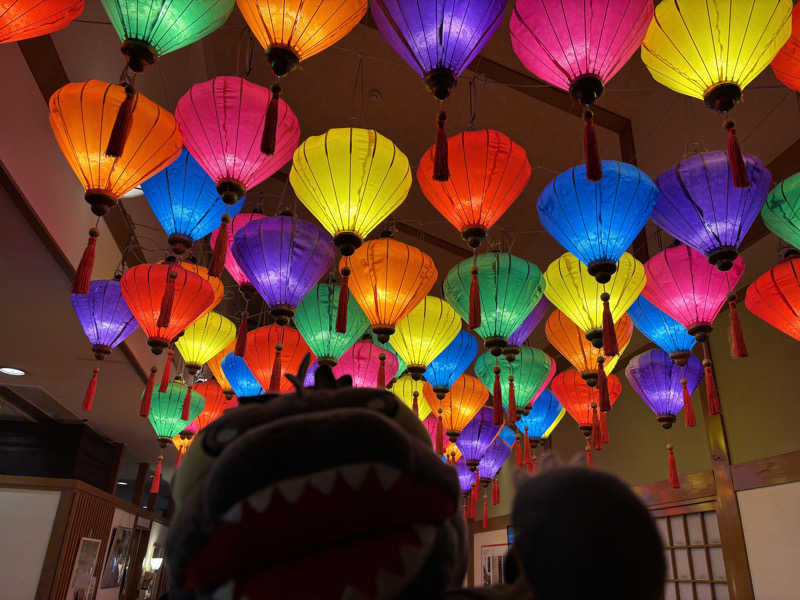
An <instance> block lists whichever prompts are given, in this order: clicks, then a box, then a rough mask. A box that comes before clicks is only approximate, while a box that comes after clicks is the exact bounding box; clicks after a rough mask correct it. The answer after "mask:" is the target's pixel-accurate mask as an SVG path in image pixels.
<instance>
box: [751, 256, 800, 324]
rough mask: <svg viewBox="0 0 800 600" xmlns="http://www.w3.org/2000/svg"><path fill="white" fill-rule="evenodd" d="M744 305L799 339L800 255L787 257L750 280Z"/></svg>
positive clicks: (760, 317) (764, 319)
mask: <svg viewBox="0 0 800 600" xmlns="http://www.w3.org/2000/svg"><path fill="white" fill-rule="evenodd" d="M744 305H745V306H746V307H747V308H748V310H749V311H750V312H751V313H753V314H754V315H755V316H757V317H758V318H759V319H762V320H763V321H766V322H767V323H769V324H770V325H772V326H773V327H775V328H776V329H780V330H781V331H782V332H783V333H785V334H786V335H788V336H790V337H793V338H794V339H796V340H800V258H797V257H795V258H788V259H786V260H784V261H783V262H781V263H779V264H777V265H775V266H774V267H772V268H771V269H770V270H769V271H767V272H766V273H764V274H763V275H762V276H761V277H759V278H758V279H756V280H755V281H754V282H753V283H751V284H750V285H749V286H748V288H747V295H746V296H745V299H744Z"/></svg>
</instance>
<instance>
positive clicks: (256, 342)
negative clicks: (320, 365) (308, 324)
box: [244, 325, 311, 394]
mask: <svg viewBox="0 0 800 600" xmlns="http://www.w3.org/2000/svg"><path fill="white" fill-rule="evenodd" d="M310 352H311V351H310V350H309V348H308V345H307V344H306V343H305V342H304V341H303V338H302V337H300V334H299V333H298V332H297V330H296V329H292V328H290V327H282V326H280V325H266V326H264V327H259V328H258V329H254V330H253V331H250V332H249V333H248V334H247V351H246V352H245V355H244V362H245V363H247V367H248V368H249V369H250V371H251V372H252V374H253V376H254V377H255V378H256V380H257V381H258V383H260V384H261V387H263V388H264V389H265V390H267V391H268V392H269V393H271V394H276V393H281V394H285V393H287V392H290V391H292V390H293V389H294V385H292V382H291V381H289V380H288V379H286V377H285V375H286V374H287V373H289V374H294V373H297V372H298V370H299V368H300V363H301V362H302V361H303V358H304V357H305V355H306V354H309V353H310Z"/></svg>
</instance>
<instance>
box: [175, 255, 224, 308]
mask: <svg viewBox="0 0 800 600" xmlns="http://www.w3.org/2000/svg"><path fill="white" fill-rule="evenodd" d="M178 264H179V266H180V267H181V268H182V269H186V270H187V271H191V272H192V273H195V274H196V275H199V276H200V277H202V278H203V279H205V280H206V281H207V282H208V284H209V285H210V286H211V290H212V291H213V292H214V301H213V302H212V303H211V306H209V307H208V308H207V309H206V311H205V312H204V313H203V314H206V313H210V312H211V311H212V310H214V309H215V308H216V307H217V305H218V304H219V303H220V302H222V297H223V296H224V295H225V286H224V285H223V284H222V279H220V278H219V277H214V276H213V275H211V274H210V273H209V272H208V269H206V268H205V267H201V266H200V265H198V264H197V263H194V262H192V261H188V260H184V261H183V262H181V263H178Z"/></svg>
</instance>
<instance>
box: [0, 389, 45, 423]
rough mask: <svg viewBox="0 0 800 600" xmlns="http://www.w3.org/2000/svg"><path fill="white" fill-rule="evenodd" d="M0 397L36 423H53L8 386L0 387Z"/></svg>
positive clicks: (42, 412)
mask: <svg viewBox="0 0 800 600" xmlns="http://www.w3.org/2000/svg"><path fill="white" fill-rule="evenodd" d="M0 395H2V396H3V398H4V399H5V401H6V402H8V403H9V404H10V405H11V406H13V407H14V408H16V409H17V410H18V411H20V412H21V413H23V414H25V415H27V416H28V417H30V419H31V420H32V421H35V422H37V423H55V420H54V419H52V418H51V417H50V415H48V414H47V413H45V412H44V411H42V410H40V409H39V408H38V407H37V406H34V405H33V404H31V403H30V402H28V401H27V400H25V398H23V397H22V396H20V395H19V394H17V393H16V392H15V391H14V390H12V389H11V388H10V387H8V386H5V385H4V386H0Z"/></svg>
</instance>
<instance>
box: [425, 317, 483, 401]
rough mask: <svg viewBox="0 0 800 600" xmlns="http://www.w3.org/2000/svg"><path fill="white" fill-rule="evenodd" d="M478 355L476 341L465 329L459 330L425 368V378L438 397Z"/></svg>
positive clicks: (442, 394)
mask: <svg viewBox="0 0 800 600" xmlns="http://www.w3.org/2000/svg"><path fill="white" fill-rule="evenodd" d="M477 355H478V342H477V341H476V340H475V338H474V337H473V336H472V335H471V334H470V333H468V332H466V331H460V332H459V333H458V335H456V337H455V338H454V339H453V341H452V342H450V344H449V345H448V346H447V348H445V349H444V350H442V351H441V353H439V354H438V355H437V356H436V358H435V359H433V362H431V363H430V364H429V365H428V368H427V369H426V370H425V379H426V380H427V381H429V382H430V384H431V385H432V386H433V391H434V392H435V393H436V394H438V395H439V397H440V398H442V397H444V395H445V394H446V393H447V392H448V390H449V389H450V386H451V385H453V382H454V381H455V380H456V379H458V378H459V377H461V376H462V375H463V374H464V371H466V370H467V369H468V368H469V366H470V365H471V364H472V361H473V360H475V357H476V356H477Z"/></svg>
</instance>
